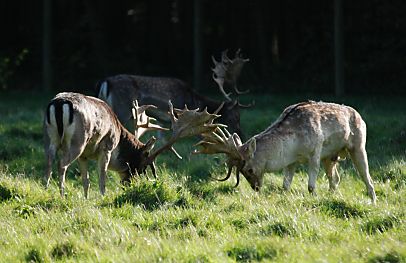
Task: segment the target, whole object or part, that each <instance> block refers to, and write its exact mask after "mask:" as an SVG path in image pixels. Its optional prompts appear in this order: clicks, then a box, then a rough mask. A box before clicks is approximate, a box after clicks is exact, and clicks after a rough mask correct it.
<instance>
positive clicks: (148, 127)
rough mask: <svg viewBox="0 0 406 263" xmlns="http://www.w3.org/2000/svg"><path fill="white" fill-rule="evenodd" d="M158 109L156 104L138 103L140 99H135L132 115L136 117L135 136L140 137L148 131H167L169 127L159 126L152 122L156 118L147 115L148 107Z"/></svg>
mask: <svg viewBox="0 0 406 263" xmlns="http://www.w3.org/2000/svg"><path fill="white" fill-rule="evenodd" d="M150 108H153V109H156V106H154V105H142V106H139V105H138V101H137V100H135V101H133V108H132V115H133V119H134V127H135V131H134V133H135V137H137V139H139V138H140V137H141V136H142V135H143V134H144V133H145V132H147V131H167V130H169V129H167V128H164V127H161V126H159V125H158V124H155V123H152V121H156V120H155V119H154V118H152V117H150V116H148V115H147V113H146V110H147V109H150Z"/></svg>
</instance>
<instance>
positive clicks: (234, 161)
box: [193, 128, 244, 187]
mask: <svg viewBox="0 0 406 263" xmlns="http://www.w3.org/2000/svg"><path fill="white" fill-rule="evenodd" d="M202 136H203V140H201V141H200V142H198V143H197V144H196V145H195V146H201V147H202V148H201V150H195V151H194V152H193V153H194V154H216V153H224V154H226V155H227V157H228V160H227V166H228V171H227V176H226V177H224V178H223V179H216V178H215V179H216V180H218V181H225V180H227V179H229V178H230V176H231V172H232V169H233V167H234V166H235V167H236V168H237V172H236V176H237V183H236V185H235V187H237V186H238V184H239V182H240V170H241V169H242V168H243V166H244V162H243V160H242V157H241V155H240V153H239V151H238V149H239V147H240V146H241V145H242V142H241V139H240V137H239V136H238V134H236V133H234V134H233V135H231V134H230V133H229V132H228V131H227V129H225V128H224V131H223V130H222V129H221V128H217V129H216V130H215V131H213V132H210V133H204V134H202Z"/></svg>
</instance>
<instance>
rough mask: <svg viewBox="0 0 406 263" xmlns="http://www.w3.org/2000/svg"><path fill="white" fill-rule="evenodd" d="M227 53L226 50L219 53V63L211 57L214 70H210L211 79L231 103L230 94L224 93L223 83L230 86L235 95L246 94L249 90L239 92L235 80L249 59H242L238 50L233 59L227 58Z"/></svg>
mask: <svg viewBox="0 0 406 263" xmlns="http://www.w3.org/2000/svg"><path fill="white" fill-rule="evenodd" d="M227 52H228V50H227V49H226V50H224V51H223V52H222V53H221V61H216V60H215V58H214V57H213V56H212V60H213V63H214V68H212V71H213V75H212V77H213V80H214V81H215V82H216V83H217V85H218V87H219V89H220V92H221V93H222V94H223V96H224V97H225V98H226V99H227V100H228V101H231V98H230V95H231V94H232V93H226V92H225V91H224V87H223V86H224V83H228V84H230V85H231V86H232V87H233V89H234V92H235V93H236V94H237V95H241V94H246V93H248V92H249V90H245V91H241V90H238V89H237V79H238V77H239V76H240V73H241V70H242V68H243V66H244V64H245V63H246V62H248V61H249V59H244V58H243V56H242V55H241V49H238V50H237V51H236V52H235V57H234V58H233V59H230V58H229V57H228V56H227Z"/></svg>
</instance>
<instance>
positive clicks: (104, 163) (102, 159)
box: [98, 151, 111, 195]
mask: <svg viewBox="0 0 406 263" xmlns="http://www.w3.org/2000/svg"><path fill="white" fill-rule="evenodd" d="M110 158H111V151H101V152H100V154H99V160H98V166H99V167H98V168H99V188H100V193H101V194H102V195H104V193H105V190H106V175H107V167H108V165H109V162H110Z"/></svg>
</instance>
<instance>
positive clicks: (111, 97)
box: [96, 75, 241, 135]
mask: <svg viewBox="0 0 406 263" xmlns="http://www.w3.org/2000/svg"><path fill="white" fill-rule="evenodd" d="M96 88H97V93H98V96H99V98H101V99H103V100H104V101H106V102H107V103H108V104H109V105H110V106H111V107H112V108H113V110H114V112H116V114H117V116H118V118H119V120H120V121H121V122H122V123H127V122H128V120H129V119H130V118H131V106H132V101H134V100H138V102H139V103H140V105H146V104H152V105H155V106H157V109H151V110H148V114H149V115H151V116H153V117H154V118H157V119H159V120H161V121H166V122H169V118H168V114H167V112H168V110H169V108H168V101H169V100H170V101H172V103H173V105H174V107H175V108H183V107H184V105H187V106H188V107H189V108H192V109H194V108H200V109H204V108H206V107H207V108H208V111H209V112H214V111H215V110H216V109H218V107H219V106H220V105H221V103H222V102H221V101H216V100H213V99H210V98H208V97H206V96H202V95H200V94H198V93H196V92H195V91H193V90H192V89H190V88H189V87H188V85H187V84H186V83H185V82H183V81H181V80H179V79H176V78H161V77H146V76H136V75H117V76H112V77H108V78H106V79H105V80H102V81H100V82H98V84H97V87H96ZM219 114H220V115H221V117H220V118H219V120H218V122H220V123H224V124H226V125H227V126H228V127H229V129H230V131H232V132H237V133H238V134H240V135H241V129H240V111H239V105H238V103H237V102H235V101H234V102H233V101H226V102H225V104H224V107H223V108H222V109H221V111H220V113H219Z"/></svg>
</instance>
